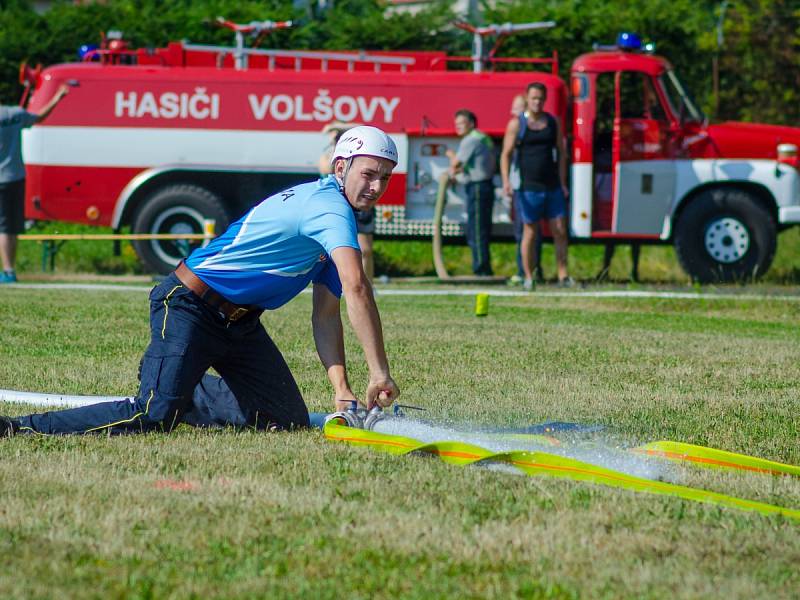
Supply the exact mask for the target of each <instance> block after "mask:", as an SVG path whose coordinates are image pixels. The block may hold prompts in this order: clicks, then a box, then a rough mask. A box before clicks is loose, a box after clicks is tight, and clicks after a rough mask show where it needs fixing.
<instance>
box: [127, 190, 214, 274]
mask: <svg viewBox="0 0 800 600" xmlns="http://www.w3.org/2000/svg"><path fill="white" fill-rule="evenodd" d="M206 219H213V220H214V221H215V231H216V233H217V234H220V233H222V232H223V231H225V229H227V227H228V223H229V218H228V214H227V212H226V211H225V207H224V206H223V204H222V200H220V198H219V196H217V195H216V194H214V193H212V192H210V191H208V190H207V189H205V188H202V187H198V186H196V185H188V184H175V185H170V186H167V187H164V188H161V189H159V190H156V191H155V192H153V193H152V194H151V195H150V196H148V197H147V198H146V199H145V201H144V202H143V203H142V205H141V207H140V208H139V210H138V211H137V213H136V216H135V217H134V219H133V232H134V233H203V223H204V221H205V220H206ZM207 244H208V241H194V240H191V241H190V240H136V241H134V242H133V246H134V248H135V249H136V254H138V255H139V258H140V259H141V261H142V262H143V263H144V264H145V266H146V267H147V268H148V269H149V270H151V271H154V272H156V273H161V274H162V275H166V274H168V273H170V272H172V271H173V270H174V269H175V267H176V266H177V265H178V263H179V262H180V261H181V259H183V258H185V257H186V256H188V255H189V254H190V253H191V252H192V250H194V249H195V248H197V247H199V246H205V245H207Z"/></svg>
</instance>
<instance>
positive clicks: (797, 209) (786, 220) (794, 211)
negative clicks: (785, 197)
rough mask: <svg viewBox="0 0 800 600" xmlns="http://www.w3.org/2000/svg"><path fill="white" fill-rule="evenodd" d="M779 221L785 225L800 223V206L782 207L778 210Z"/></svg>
mask: <svg viewBox="0 0 800 600" xmlns="http://www.w3.org/2000/svg"><path fill="white" fill-rule="evenodd" d="M778 221H779V222H780V223H781V224H785V225H791V224H794V223H800V206H781V207H780V208H779V209H778Z"/></svg>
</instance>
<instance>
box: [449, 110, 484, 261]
mask: <svg viewBox="0 0 800 600" xmlns="http://www.w3.org/2000/svg"><path fill="white" fill-rule="evenodd" d="M477 125H478V119H477V117H476V116H475V113H473V112H472V111H470V110H467V109H461V110H459V111H457V112H456V114H455V129H456V133H457V134H458V136H459V137H460V138H461V142H460V143H459V144H458V149H457V150H456V151H453V150H451V149H448V150H447V152H446V153H447V157H448V158H449V159H450V177H451V179H455V180H456V181H459V182H461V183H463V184H464V189H465V195H466V198H467V224H466V234H467V244H468V245H469V247H470V250H471V251H472V272H473V273H475V275H492V261H491V254H490V251H489V238H490V237H491V234H492V208H493V206H494V185H492V177H494V173H495V153H494V144H493V143H492V140H491V138H490V137H489V136H488V135H486V134H485V133H483V132H482V131H479V130H478V129H477Z"/></svg>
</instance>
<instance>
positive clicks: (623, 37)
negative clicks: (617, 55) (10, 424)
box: [617, 31, 642, 50]
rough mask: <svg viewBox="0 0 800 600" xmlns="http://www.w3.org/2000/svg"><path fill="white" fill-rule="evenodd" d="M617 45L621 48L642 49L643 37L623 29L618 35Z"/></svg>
mask: <svg viewBox="0 0 800 600" xmlns="http://www.w3.org/2000/svg"><path fill="white" fill-rule="evenodd" d="M617 47H618V48H619V49H620V50H641V49H642V38H640V37H639V36H638V35H636V34H635V33H631V32H628V31H623V32H622V33H620V34H619V35H618V36H617Z"/></svg>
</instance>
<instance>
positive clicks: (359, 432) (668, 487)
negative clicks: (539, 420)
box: [324, 422, 800, 521]
mask: <svg viewBox="0 0 800 600" xmlns="http://www.w3.org/2000/svg"><path fill="white" fill-rule="evenodd" d="M324 431H325V437H326V438H327V439H329V440H333V441H340V442H348V443H350V444H354V445H357V446H369V447H371V448H375V449H376V450H380V451H383V452H388V453H389V454H398V455H403V454H409V453H411V452H427V453H429V454H435V455H437V456H439V458H440V459H442V460H443V461H444V462H446V463H449V464H454V465H460V466H465V465H470V464H475V463H478V462H481V461H491V462H503V463H507V464H510V465H513V466H514V467H516V468H517V469H519V470H520V471H522V472H524V473H527V474H528V475H549V476H551V477H558V478H561V479H571V480H574V481H589V482H591V483H599V484H602V485H607V486H610V487H616V488H622V489H628V490H633V491H636V492H647V493H651V494H660V495H665V496H676V497H678V498H683V499H685V500H694V501H696V502H704V503H709V504H718V505H721V506H728V507H733V508H738V509H741V510H752V511H756V512H759V513H761V514H765V515H771V514H780V515H783V516H785V517H789V518H791V519H796V520H798V521H800V510H794V509H790V508H783V507H781V506H773V505H771V504H765V503H762V502H755V501H753V500H746V499H744V498H736V497H733V496H727V495H725V494H718V493H716V492H710V491H707V490H700V489H695V488H690V487H686V486H682V485H675V484H671V483H664V482H661V481H651V480H649V479H643V478H641V477H634V476H633V475H627V474H625V473H620V472H618V471H612V470H611V469H605V468H603V467H598V466H596V465H592V464H589V463H585V462H581V461H578V460H574V459H572V458H567V457H565V456H558V455H555V454H548V453H546V452H527V451H511V452H499V453H495V452H491V451H490V450H487V449H486V448H481V447H480V446H475V445H473V444H466V443H463V442H448V441H445V442H433V443H429V444H425V443H422V442H420V441H419V440H415V439H413V438H407V437H402V436H397V435H388V434H385V433H377V432H374V431H368V430H364V429H354V428H350V427H345V426H342V425H336V424H334V423H332V422H329V423H328V424H327V425H325V430H324Z"/></svg>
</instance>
